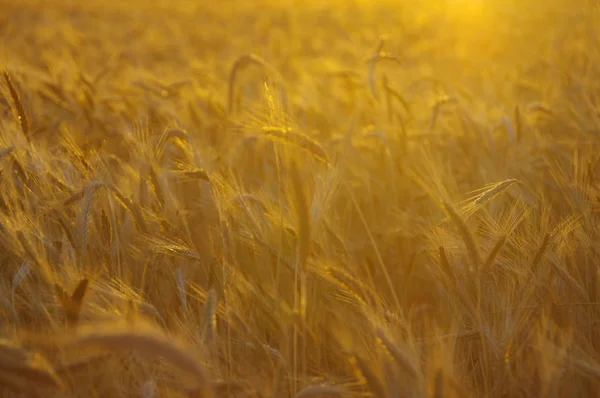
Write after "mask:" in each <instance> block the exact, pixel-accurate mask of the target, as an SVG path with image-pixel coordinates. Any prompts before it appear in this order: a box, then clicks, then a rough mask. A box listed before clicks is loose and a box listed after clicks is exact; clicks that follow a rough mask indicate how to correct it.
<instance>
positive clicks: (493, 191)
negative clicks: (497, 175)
mask: <svg viewBox="0 0 600 398" xmlns="http://www.w3.org/2000/svg"><path fill="white" fill-rule="evenodd" d="M517 182H520V181H519V180H517V179H514V178H510V179H508V180H504V181H502V182H499V183H497V184H495V185H493V186H492V187H491V188H490V189H488V190H486V191H485V192H483V193H482V194H481V195H480V196H479V197H478V198H477V199H475V204H476V205H482V204H485V203H486V202H488V201H489V200H490V199H492V198H494V197H496V196H497V195H498V194H500V192H502V191H504V190H505V189H507V188H508V187H510V186H511V185H513V184H514V183H517Z"/></svg>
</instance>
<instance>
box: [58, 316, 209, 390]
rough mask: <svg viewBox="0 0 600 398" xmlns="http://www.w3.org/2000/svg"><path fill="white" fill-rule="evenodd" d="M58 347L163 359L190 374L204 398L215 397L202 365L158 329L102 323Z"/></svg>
mask: <svg viewBox="0 0 600 398" xmlns="http://www.w3.org/2000/svg"><path fill="white" fill-rule="evenodd" d="M58 343H59V347H61V348H63V349H75V350H85V349H88V348H101V349H105V350H111V351H122V352H130V351H131V350H133V351H138V352H141V353H143V354H146V355H152V356H157V357H162V358H164V359H165V360H166V361H168V362H170V363H172V364H173V365H175V366H177V367H178V368H180V369H181V370H183V371H185V372H187V373H189V374H190V375H192V376H193V377H194V378H195V381H196V384H197V387H198V389H200V390H202V393H203V394H202V396H203V397H211V398H212V397H213V396H214V393H213V390H212V387H211V383H210V380H209V378H208V376H207V374H206V370H205V369H204V366H203V364H202V363H201V362H200V361H199V360H198V358H196V357H195V356H194V355H193V354H192V352H193V351H194V350H193V349H192V348H191V347H190V346H189V345H188V344H186V343H185V342H183V341H182V340H179V339H176V338H173V337H172V336H168V335H167V334H166V333H165V332H163V331H162V330H161V329H159V328H158V327H157V326H155V325H153V324H151V323H149V322H146V321H142V320H140V319H136V320H135V322H127V321H118V322H103V323H99V324H91V325H87V327H83V328H80V329H79V330H78V332H77V335H76V336H75V337H71V338H68V337H67V338H63V339H62V341H60V338H59V342H58Z"/></svg>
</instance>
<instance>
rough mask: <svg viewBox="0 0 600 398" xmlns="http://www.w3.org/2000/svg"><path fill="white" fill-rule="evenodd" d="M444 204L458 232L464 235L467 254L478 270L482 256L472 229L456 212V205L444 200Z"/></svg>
mask: <svg viewBox="0 0 600 398" xmlns="http://www.w3.org/2000/svg"><path fill="white" fill-rule="evenodd" d="M443 204H444V208H445V209H446V211H447V212H448V214H449V215H450V218H451V219H452V221H453V222H454V225H456V228H457V229H458V232H459V234H460V236H461V237H462V239H463V242H464V243H465V246H466V248H467V254H468V255H469V259H470V260H471V265H472V267H473V271H476V270H478V269H479V265H480V264H481V256H480V254H479V249H478V246H477V242H476V240H475V235H473V232H472V231H471V229H470V228H469V226H468V225H467V223H466V222H465V220H463V218H462V217H461V216H460V215H459V214H458V213H457V212H456V210H455V209H454V207H453V206H452V205H451V204H450V203H449V202H447V201H445V200H444V201H443Z"/></svg>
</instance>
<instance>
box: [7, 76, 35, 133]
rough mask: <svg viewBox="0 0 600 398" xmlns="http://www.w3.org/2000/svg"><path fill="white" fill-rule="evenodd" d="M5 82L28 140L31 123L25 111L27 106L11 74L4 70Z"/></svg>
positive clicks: (14, 110)
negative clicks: (24, 104) (22, 100)
mask: <svg viewBox="0 0 600 398" xmlns="http://www.w3.org/2000/svg"><path fill="white" fill-rule="evenodd" d="M3 76H4V82H5V83H6V87H7V88H8V92H9V93H10V98H11V100H12V105H13V106H12V109H13V112H14V114H15V118H16V119H17V121H18V122H19V126H20V127H21V131H22V132H23V135H24V136H25V138H26V139H27V141H30V140H31V127H30V124H29V119H28V118H27V114H26V113H25V107H24V106H23V103H22V102H21V97H20V96H19V92H18V91H17V88H16V87H15V86H14V84H13V83H12V80H11V78H10V75H9V74H8V72H7V71H4V73H3Z"/></svg>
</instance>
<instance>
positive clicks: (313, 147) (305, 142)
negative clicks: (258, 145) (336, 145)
mask: <svg viewBox="0 0 600 398" xmlns="http://www.w3.org/2000/svg"><path fill="white" fill-rule="evenodd" d="M262 131H263V132H264V133H265V135H266V136H268V137H270V138H274V139H276V140H278V141H280V142H283V143H286V144H292V145H295V146H297V147H299V148H301V149H303V150H305V151H307V152H308V153H310V154H311V155H313V156H314V157H315V158H316V159H318V160H320V161H322V162H325V163H329V157H328V156H327V153H326V152H325V149H323V147H322V146H321V144H319V143H318V142H317V141H315V140H313V139H311V138H309V137H308V136H306V135H304V134H299V133H296V132H294V131H292V130H291V129H283V128H279V127H271V126H264V127H263V128H262Z"/></svg>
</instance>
